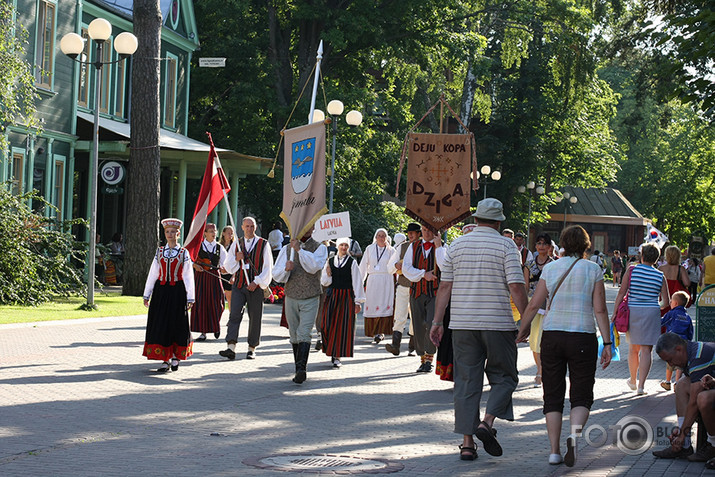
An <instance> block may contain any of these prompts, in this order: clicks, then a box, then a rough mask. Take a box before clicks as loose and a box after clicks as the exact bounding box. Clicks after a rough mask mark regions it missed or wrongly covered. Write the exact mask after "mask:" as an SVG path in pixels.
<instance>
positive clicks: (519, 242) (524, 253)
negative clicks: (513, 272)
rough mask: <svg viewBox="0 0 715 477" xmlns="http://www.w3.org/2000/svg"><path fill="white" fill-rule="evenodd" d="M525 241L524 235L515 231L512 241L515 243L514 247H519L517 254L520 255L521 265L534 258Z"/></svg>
mask: <svg viewBox="0 0 715 477" xmlns="http://www.w3.org/2000/svg"><path fill="white" fill-rule="evenodd" d="M525 242H526V237H525V236H524V234H523V233H521V232H517V233H515V234H514V243H515V244H516V248H518V249H519V255H520V256H521V264H522V265H526V264H527V263H529V262H530V261H532V260H533V259H534V254H533V253H531V250H529V248H528V247H526V245H524V243H525Z"/></svg>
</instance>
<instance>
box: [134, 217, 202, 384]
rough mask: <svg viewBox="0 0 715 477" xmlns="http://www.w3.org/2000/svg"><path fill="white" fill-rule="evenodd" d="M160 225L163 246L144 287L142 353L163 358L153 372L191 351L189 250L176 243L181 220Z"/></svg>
mask: <svg viewBox="0 0 715 477" xmlns="http://www.w3.org/2000/svg"><path fill="white" fill-rule="evenodd" d="M161 225H162V226H163V227H164V236H165V237H166V245H165V246H162V247H159V248H158V249H157V251H156V254H155V255H154V260H152V262H151V268H150V269H149V276H147V279H146V285H145V286H144V293H143V297H144V306H146V307H148V308H149V313H148V316H147V323H146V338H145V340H144V352H143V353H142V355H143V356H146V357H147V359H156V360H160V361H163V363H162V365H161V367H160V368H159V369H157V371H158V372H160V373H166V372H167V371H169V369H171V370H172V371H177V370H178V369H179V361H182V360H185V359H187V358H188V357H189V356H191V353H192V351H191V348H192V341H191V331H190V330H189V316H188V313H187V310H188V309H190V308H191V306H192V305H193V304H194V272H193V269H192V268H191V258H190V257H189V253H188V252H187V251H186V249H185V248H183V247H182V246H181V245H179V244H178V243H177V240H178V238H179V234H180V231H181V226H182V225H183V222H182V221H181V220H179V219H164V220H162V221H161ZM150 298H151V302H150V301H149V299H150ZM169 360H171V364H169Z"/></svg>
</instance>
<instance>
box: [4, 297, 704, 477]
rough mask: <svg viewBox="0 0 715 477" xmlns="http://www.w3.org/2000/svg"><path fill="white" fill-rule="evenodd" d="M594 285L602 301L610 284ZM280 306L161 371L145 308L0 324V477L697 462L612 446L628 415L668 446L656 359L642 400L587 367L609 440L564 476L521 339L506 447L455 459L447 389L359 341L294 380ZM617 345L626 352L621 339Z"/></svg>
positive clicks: (613, 372)
mask: <svg viewBox="0 0 715 477" xmlns="http://www.w3.org/2000/svg"><path fill="white" fill-rule="evenodd" d="M607 294H608V297H609V302H611V303H609V308H610V307H612V301H613V299H614V297H615V289H612V288H611V287H610V285H609V286H607ZM31 312H32V311H31V309H28V313H31ZM279 313H280V308H279V307H278V306H276V305H268V306H267V307H266V315H265V318H264V329H263V341H262V344H261V346H260V347H259V348H258V356H257V359H255V360H253V361H251V360H245V359H236V360H235V361H227V360H225V359H224V358H221V357H219V356H218V351H219V350H221V349H224V347H225V343H224V342H223V340H214V339H209V340H208V341H206V342H203V343H196V344H195V346H194V350H195V354H194V356H192V357H191V358H190V359H189V360H188V361H187V362H186V363H184V364H182V365H181V368H180V369H179V371H177V372H173V373H168V374H165V375H160V374H157V373H156V372H155V371H154V369H155V368H156V367H157V366H156V363H155V362H148V361H146V360H145V359H144V358H143V357H142V356H141V351H142V342H143V338H144V325H145V318H144V317H116V318H103V319H87V320H75V321H60V322H45V323H33V324H28V325H4V326H0V396H1V398H0V406H1V407H0V415H1V416H2V420H0V474H2V475H3V476H15V475H17V476H20V475H22V476H25V475H68V476H73V477H77V476H96V475H103V476H107V475H109V476H111V475H172V476H179V475H187V476H198V475H240V476H244V475H276V474H278V475H288V474H287V472H281V471H279V470H276V469H275V468H266V465H267V463H269V464H270V463H271V462H272V463H276V462H279V461H280V459H281V456H284V455H288V454H301V455H303V454H304V455H322V454H325V455H328V456H336V457H332V458H328V457H325V458H324V460H323V461H320V460H314V461H308V460H304V461H301V462H303V465H304V467H303V468H304V469H313V471H315V470H317V469H318V467H311V465H313V466H315V465H317V464H320V463H321V462H323V463H327V464H331V465H334V466H337V465H338V464H340V463H341V462H342V461H349V460H350V458H361V459H368V460H373V461H370V462H358V461H357V460H355V459H353V465H352V466H350V465H348V466H347V467H332V468H328V469H332V471H330V473H333V472H336V473H350V472H351V471H352V472H355V471H357V470H359V469H361V468H367V469H372V471H373V473H387V472H391V471H396V472H398V473H399V475H421V474H424V475H474V474H483V475H494V474H496V473H502V474H503V475H517V474H519V473H521V474H527V475H584V476H585V475H599V476H601V475H643V474H646V473H648V475H649V476H656V475H665V474H668V475H674V474H688V475H691V474H697V475H699V474H701V473H707V471H706V470H705V469H704V466H703V464H689V463H688V462H687V461H664V460H656V459H655V458H654V457H653V456H652V455H651V454H650V450H647V451H646V452H644V453H641V454H639V455H633V456H631V455H628V454H626V453H624V452H622V451H621V450H619V449H618V447H617V446H616V445H613V436H614V432H613V428H612V427H611V426H615V425H616V424H617V423H618V422H619V420H621V419H623V418H626V417H628V416H631V417H628V419H630V420H627V421H626V422H625V423H626V424H627V426H626V427H629V426H630V430H631V431H632V430H633V429H635V427H633V426H636V427H637V422H636V421H633V419H632V416H640V417H642V418H645V419H646V420H647V421H648V423H649V424H650V425H651V426H653V427H656V435H655V440H656V441H660V442H659V443H658V442H656V444H654V447H661V446H662V445H663V443H664V442H665V441H666V439H665V438H664V437H663V436H658V435H657V433H658V431H659V430H660V431H661V432H664V430H666V429H665V426H672V424H673V423H674V412H673V406H674V398H673V393H672V392H665V391H663V390H661V389H660V387H659V386H658V382H659V381H660V379H662V377H663V376H664V373H665V365H664V363H663V362H662V361H660V360H658V359H656V360H655V362H654V365H653V370H652V371H651V379H650V380H649V382H648V384H647V391H648V393H649V394H648V395H646V396H641V397H637V396H636V395H635V393H633V392H631V391H628V390H627V388H626V386H625V383H624V381H625V379H626V377H627V364H626V362H625V360H624V361H621V362H616V363H613V364H612V365H611V366H610V367H609V368H608V369H606V370H605V371H604V370H599V371H598V373H597V379H596V403H595V405H594V409H593V413H592V417H591V419H590V421H589V424H590V425H594V424H598V425H600V426H602V428H603V429H605V430H607V432H608V441H607V442H606V443H605V444H603V445H602V446H600V447H594V446H590V445H588V444H587V443H586V442H585V439H581V441H580V445H579V454H578V456H579V457H578V461H577V463H576V466H575V467H573V468H571V469H569V468H567V467H565V466H549V465H548V464H547V457H548V453H549V448H548V442H547V438H546V431H545V425H544V418H543V414H542V412H541V390H540V389H535V388H533V387H531V385H530V384H531V383H532V382H533V379H534V373H535V371H534V370H535V367H534V364H533V360H532V357H531V353H530V351H529V349H528V347H520V350H519V372H520V378H521V380H522V383H521V384H520V385H519V387H518V389H517V391H516V392H515V394H514V406H515V414H516V420H515V421H514V422H504V421H497V424H496V426H495V427H496V428H497V429H498V430H499V440H500V442H501V444H502V446H503V447H504V456H502V457H499V458H495V457H491V456H489V455H487V454H486V453H485V452H484V451H483V450H482V449H481V448H480V449H479V458H478V459H477V460H476V461H474V462H464V461H460V460H459V459H458V455H457V444H458V443H460V442H461V436H458V435H456V434H454V433H453V432H452V429H453V409H452V384H451V383H447V382H443V381H440V380H439V379H438V378H437V377H436V376H435V375H423V374H417V373H415V370H416V369H417V367H418V366H419V359H418V358H416V357H408V356H406V353H405V352H403V353H402V355H401V356H399V357H393V356H392V355H389V354H388V353H386V352H385V351H384V347H383V346H376V345H373V344H370V339H368V338H362V337H359V338H358V339H357V340H356V350H355V357H354V358H352V359H346V360H345V364H344V366H343V367H342V369H333V368H332V367H331V365H330V360H329V359H328V358H326V357H325V355H323V354H322V353H317V352H312V353H311V355H310V360H309V364H308V366H309V372H308V380H307V381H306V382H305V383H304V384H303V385H302V386H297V385H295V384H293V383H292V382H291V377H292V375H293V370H294V366H293V359H292V358H293V356H292V351H291V348H290V346H289V344H288V340H287V336H288V332H287V330H285V329H284V328H280V327H279V326H278V321H279ZM226 319H227V315H224V321H223V323H224V324H225V321H226ZM359 321H362V320H359ZM241 332H242V334H241V340H242V341H241V342H240V343H239V351H240V353H239V355H238V357H239V358H243V357H244V356H245V350H246V344H245V333H246V324H244V326H243V328H242V330H241ZM361 335H362V326H361V325H360V326H359V328H358V336H361ZM621 352H622V353H623V356H624V358H625V356H626V353H627V345H625V344H623V345H622V346H621ZM487 389H488V388H487ZM486 395H488V393H486ZM485 397H486V396H485ZM623 423H624V422H622V424H623ZM567 424H568V421H566V422H565V425H564V436H565V435H566V434H568V432H566V426H567ZM668 429H669V428H668ZM636 434H637V433H636ZM590 436H591V438H592V440H598V438H599V437H600V436H601V433H599V432H598V428H597V427H596V428H592V429H591V433H590ZM636 447H637V446H636ZM270 456H275V457H273V459H272V460H270V459H268V460H266V459H264V458H266V457H270ZM262 459H263V460H262ZM283 459H284V461H285V460H286V459H287V460H288V461H290V459H291V458H290V457H283ZM331 459H332V460H331ZM294 460H295V459H294ZM385 462H386V463H388V464H390V465H389V466H387V467H384V463H385ZM348 463H349V462H348ZM357 464H360V465H363V466H364V467H360V466H359V465H357ZM256 465H258V466H256ZM260 465H263V466H264V468H261V467H260ZM291 465H296V464H295V463H293V464H291ZM346 465H347V464H346ZM370 465H374V467H369V466H370ZM326 472H327V471H326Z"/></svg>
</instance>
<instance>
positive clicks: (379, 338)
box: [374, 335, 385, 344]
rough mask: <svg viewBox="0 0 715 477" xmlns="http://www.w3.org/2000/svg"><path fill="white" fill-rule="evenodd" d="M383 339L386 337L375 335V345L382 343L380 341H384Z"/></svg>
mask: <svg viewBox="0 0 715 477" xmlns="http://www.w3.org/2000/svg"><path fill="white" fill-rule="evenodd" d="M383 338H385V335H375V341H374V343H375V344H378V343H380V341H382V340H383Z"/></svg>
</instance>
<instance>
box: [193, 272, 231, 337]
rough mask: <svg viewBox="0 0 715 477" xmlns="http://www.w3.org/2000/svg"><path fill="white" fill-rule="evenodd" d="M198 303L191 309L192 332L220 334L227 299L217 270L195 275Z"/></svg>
mask: <svg viewBox="0 0 715 477" xmlns="http://www.w3.org/2000/svg"><path fill="white" fill-rule="evenodd" d="M194 281H195V283H196V303H194V306H193V307H192V308H191V331H195V332H197V333H218V332H219V331H221V325H220V321H221V315H222V314H223V309H224V306H225V303H224V300H225V299H226V297H225V296H224V294H223V285H222V284H221V280H220V279H219V277H218V276H217V275H216V270H209V271H205V272H196V273H194Z"/></svg>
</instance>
